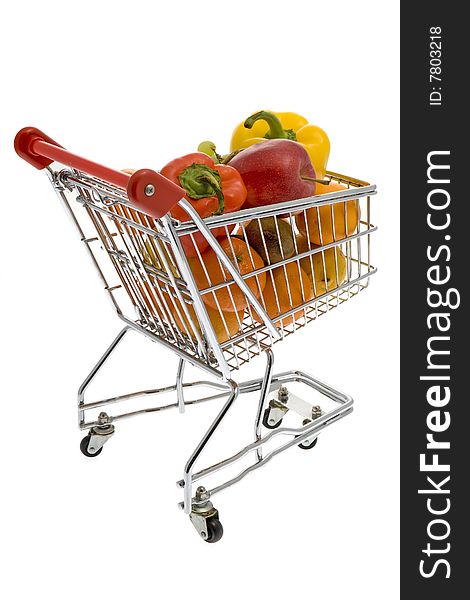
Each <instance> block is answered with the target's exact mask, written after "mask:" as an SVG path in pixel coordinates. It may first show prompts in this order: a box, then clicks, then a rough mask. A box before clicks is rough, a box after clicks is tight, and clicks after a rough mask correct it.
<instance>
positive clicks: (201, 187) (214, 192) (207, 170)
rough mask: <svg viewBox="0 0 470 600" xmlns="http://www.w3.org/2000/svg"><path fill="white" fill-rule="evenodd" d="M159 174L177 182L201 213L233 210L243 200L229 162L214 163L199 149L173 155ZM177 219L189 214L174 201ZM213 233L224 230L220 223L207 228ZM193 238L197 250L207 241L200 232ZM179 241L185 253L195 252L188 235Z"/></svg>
mask: <svg viewBox="0 0 470 600" xmlns="http://www.w3.org/2000/svg"><path fill="white" fill-rule="evenodd" d="M161 174H162V175H164V176H165V177H167V178H168V179H169V180H170V181H173V182H174V183H177V184H178V185H180V186H181V187H182V188H183V189H184V191H185V192H186V194H185V198H186V199H187V200H188V201H189V202H190V204H191V205H192V206H193V207H194V208H195V209H196V210H197V212H198V214H199V215H200V216H201V217H202V218H205V217H210V216H212V215H220V214H222V213H227V212H234V211H236V210H238V209H239V208H241V206H242V205H243V204H244V202H245V200H246V194H247V192H246V187H245V184H244V183H243V179H242V178H241V175H240V174H239V173H238V171H237V170H236V169H234V168H233V167H231V166H229V165H218V164H215V163H214V161H213V160H212V159H211V158H210V157H209V156H207V155H206V154H203V153H202V152H192V153H191V154H186V155H185V156H182V157H181V158H175V159H174V160H172V161H171V162H169V163H168V164H167V165H165V166H164V167H163V169H162V170H161ZM170 214H171V216H172V217H173V218H174V219H178V221H189V220H190V217H189V216H188V214H187V213H186V211H185V210H184V208H182V207H181V206H179V205H178V204H177V205H176V206H174V207H173V208H172V209H171V211H170ZM211 232H212V234H213V235H215V236H216V237H218V236H219V237H220V236H224V235H225V234H226V232H225V228H224V227H217V228H215V229H212V230H211ZM193 237H194V241H195V243H196V245H197V247H198V249H199V251H200V252H203V251H204V250H205V249H206V248H207V246H208V243H207V241H206V239H205V238H204V236H203V235H202V234H201V233H199V232H196V233H194V234H193ZM180 239H181V243H182V246H183V249H184V251H185V254H186V255H187V256H196V255H197V251H196V248H195V247H194V245H193V243H192V240H191V236H189V235H184V236H182V237H181V238H180Z"/></svg>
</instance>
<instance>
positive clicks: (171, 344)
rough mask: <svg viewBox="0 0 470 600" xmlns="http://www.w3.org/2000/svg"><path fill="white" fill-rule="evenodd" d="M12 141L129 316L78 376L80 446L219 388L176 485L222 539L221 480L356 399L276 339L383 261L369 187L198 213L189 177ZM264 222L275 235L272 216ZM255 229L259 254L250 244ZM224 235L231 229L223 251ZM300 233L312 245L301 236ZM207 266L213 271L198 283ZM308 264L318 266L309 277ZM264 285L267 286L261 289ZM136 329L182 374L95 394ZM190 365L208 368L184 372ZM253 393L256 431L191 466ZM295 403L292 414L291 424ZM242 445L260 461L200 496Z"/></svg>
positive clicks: (303, 443) (42, 142)
mask: <svg viewBox="0 0 470 600" xmlns="http://www.w3.org/2000/svg"><path fill="white" fill-rule="evenodd" d="M15 149H16V151H17V153H18V154H19V155H20V156H21V157H22V158H23V159H25V160H26V161H28V162H29V163H30V164H32V165H33V166H35V167H36V168H38V169H45V171H46V172H47V174H48V176H49V179H50V181H51V183H52V186H53V187H54V189H55V191H56V192H57V194H58V195H59V197H60V199H61V200H62V201H63V204H64V206H65V208H66V210H67V212H68V213H69V214H70V216H71V218H72V221H73V223H74V225H75V227H76V228H77V229H78V232H79V234H80V238H81V240H82V242H83V243H84V245H85V247H86V248H87V250H88V252H89V254H90V256H91V258H92V261H93V263H94V265H95V267H96V269H97V271H98V274H99V276H100V278H101V281H102V283H103V285H104V287H105V290H106V292H107V294H108V296H109V298H110V300H111V302H112V304H113V306H114V309H115V310H116V312H117V315H118V316H119V318H120V319H121V320H122V321H123V322H124V323H125V325H124V328H123V329H122V330H121V331H120V333H119V334H118V335H117V337H116V338H115V339H114V340H113V342H112V343H111V345H110V346H109V347H108V348H107V350H106V351H105V353H104V354H103V356H102V357H101V358H100V360H99V361H98V362H97V364H96V365H95V366H94V368H93V369H92V371H91V372H90V374H89V375H88V376H87V377H86V379H85V381H84V382H83V383H82V385H81V386H80V388H79V391H78V416H79V427H80V429H81V430H85V431H88V433H87V435H86V436H85V437H84V438H83V440H82V442H81V444H80V448H81V451H82V452H83V454H84V455H85V456H89V457H96V456H98V455H99V454H100V453H101V451H102V449H103V446H104V444H105V443H106V442H107V441H108V440H109V439H110V437H111V436H112V435H113V434H114V431H115V425H114V424H115V423H116V422H117V421H119V420H121V419H124V418H126V417H129V416H134V415H136V414H143V413H147V412H156V411H161V410H164V409H168V408H172V407H177V408H178V409H179V411H180V412H184V410H185V407H186V406H188V405H192V404H197V403H199V402H205V401H207V400H211V399H225V403H224V404H223V407H222V409H221V410H220V412H219V413H218V415H217V416H216V418H215V420H214V421H213V423H212V424H211V425H210V427H209V429H208V430H207V432H206V433H205V434H204V436H203V437H202V439H201V440H200V442H199V443H198V444H197V446H196V448H195V450H194V451H193V453H192V454H191V456H190V457H189V459H188V461H187V463H186V465H185V467H184V471H183V478H182V479H181V480H180V481H179V482H178V483H177V485H178V486H179V487H180V488H182V489H183V502H181V503H180V507H181V508H183V509H184V512H185V513H187V514H189V516H190V519H191V521H192V523H193V525H194V526H195V528H196V530H197V531H198V533H199V535H200V536H201V537H202V538H203V539H204V540H205V541H207V542H211V543H213V542H216V541H218V540H219V539H220V538H221V537H222V533H223V529H222V525H221V523H220V520H219V514H218V511H217V510H216V509H215V508H214V506H213V504H212V501H211V499H212V497H213V496H214V495H215V494H216V493H217V492H219V491H221V490H223V489H225V488H227V487H229V486H231V485H233V484H234V483H236V482H238V481H240V480H241V479H242V478H243V477H245V476H246V475H247V474H248V473H250V472H252V471H254V470H255V469H258V468H259V467H261V466H262V465H265V464H266V463H267V462H268V461H269V460H270V459H271V458H273V457H274V456H276V455H277V454H279V453H280V452H284V451H285V450H287V449H288V448H290V447H293V446H299V447H300V448H303V449H310V448H313V447H314V446H315V444H316V442H317V439H318V435H319V433H320V432H321V431H322V430H323V429H325V428H326V427H328V426H329V425H331V424H332V423H334V422H336V421H338V420H339V419H341V418H342V417H344V416H346V415H348V414H349V413H350V412H351V411H352V405H353V400H352V398H351V397H350V396H348V395H346V394H344V393H342V392H340V391H338V390H337V389H335V388H333V387H332V386H330V385H328V384H326V383H324V382H322V381H320V380H319V379H316V378H314V377H312V376H311V375H308V374H307V373H304V372H302V371H298V370H292V371H286V372H283V373H280V374H274V373H273V359H274V356H273V350H272V347H273V345H274V343H276V342H278V341H280V340H283V339H285V338H286V337H288V336H289V335H290V334H292V333H294V332H296V331H297V330H299V329H302V328H304V327H305V326H306V325H307V324H308V323H310V322H311V321H314V320H315V319H316V318H317V317H319V316H321V315H324V314H326V313H328V312H329V311H330V310H332V309H333V308H335V307H337V306H340V305H341V304H342V303H343V302H346V301H348V300H349V299H350V298H352V297H354V296H356V295H357V294H358V293H359V292H360V291H362V290H363V289H365V288H366V287H367V286H368V283H369V278H370V276H371V275H372V274H374V273H375V271H376V269H375V268H374V267H373V266H372V264H371V259H370V236H371V234H372V233H373V232H374V231H375V230H376V227H375V226H373V225H372V223H371V220H370V200H371V196H372V195H373V194H375V193H376V191H375V186H373V185H369V184H367V183H365V182H363V181H359V180H357V179H352V178H350V177H345V176H343V175H338V174H336V173H332V172H327V174H326V181H327V182H338V183H342V184H344V185H345V186H346V188H347V189H344V190H341V191H335V192H332V193H326V194H323V195H321V196H314V197H310V198H302V199H299V200H293V201H290V202H283V203H278V204H273V205H270V206H262V207H258V208H256V209H246V210H240V211H238V212H235V213H227V214H222V215H219V216H213V217H210V218H206V219H201V218H200V217H199V215H198V213H197V212H196V211H195V209H194V208H193V207H192V206H191V204H190V203H189V202H188V201H187V200H185V199H184V197H183V192H182V189H181V188H180V187H179V186H177V185H175V184H173V183H172V182H170V181H169V180H167V179H166V178H165V177H163V176H162V175H160V174H159V173H157V172H155V171H153V170H149V169H141V170H138V171H136V172H134V173H133V174H129V173H126V172H121V171H116V170H113V169H109V168H106V167H103V166H102V165H99V164H97V163H94V162H92V161H90V160H86V159H84V158H81V157H79V156H77V155H74V154H72V153H70V152H68V151H67V150H65V149H64V148H62V147H61V146H60V145H59V144H57V143H56V142H54V141H53V140H52V139H51V138H49V137H48V136H47V135H45V134H44V133H42V132H41V131H39V130H37V129H35V128H32V127H28V128H25V129H22V130H21V131H20V132H19V133H18V134H17V136H16V138H15ZM177 202H179V203H180V206H181V207H182V208H183V209H184V210H185V211H186V213H187V215H188V220H187V221H184V222H180V221H177V220H175V219H173V218H172V217H171V216H170V214H169V210H170V209H171V208H172V207H173V206H174V205H175V204H176V203H177ZM281 219H282V221H283V222H284V223H287V224H289V225H290V229H289V231H291V239H287V242H286V236H285V235H283V234H282V232H281V231H280V220H281ZM269 220H271V226H270V227H269V228H268V229H269V235H268V231H267V230H266V229H265V224H266V223H267V222H268V221H269ZM253 227H255V228H256V229H257V248H258V258H259V256H262V257H263V262H262V266H260V263H259V260H258V262H257V261H256V257H255V252H254V251H252V250H251V249H250V245H249V244H248V239H249V238H250V239H253V238H252V237H250V230H251V236H252V229H253ZM283 228H285V225H283ZM273 231H274V238H276V235H277V240H276V239H274V241H273ZM299 231H302V233H303V236H300V235H299ZM287 237H288V236H287ZM221 239H227V241H226V242H225V245H224V249H223V248H222V246H221ZM237 239H238V240H240V241H241V242H242V243H243V242H245V243H246V246H244V247H245V248H246V249H247V252H248V256H247V260H248V261H249V263H251V269H250V270H249V271H248V272H247V271H246V269H244V272H242V270H241V269H240V266H239V261H238V260H237V251H236V248H235V240H237ZM301 239H304V240H305V239H306V240H307V244H306V245H304V246H301V245H300V240H301ZM237 243H238V242H237ZM276 243H277V246H276ZM227 244H228V245H227ZM204 246H205V247H207V250H208V251H210V252H212V253H213V258H214V257H215V261H216V263H215V264H216V267H217V268H215V269H214V268H213V267H212V268H211V269H210V272H209V270H208V269H206V268H205V266H204V260H202V259H201V255H202V248H203V247H204ZM274 247H276V248H277V254H278V256H277V257H276V259H275V260H274V258H273V256H272V254H273V253H272V252H271V249H272V248H274ZM188 248H191V249H192V252H191V253H190V254H191V255H192V256H191V258H188V256H187V254H188V250H187V249H188ZM205 251H206V250H205ZM279 254H280V256H279ZM195 264H196V265H197V267H195ZM195 268H197V269H199V280H198V278H197V277H196V275H195ZM201 271H202V273H203V281H205V282H206V284H205V285H202V286H201V277H200V276H201ZM306 272H310V283H307V279H306V278H305V276H304V274H305V273H306ZM267 286H270V292H269V293H270V296H269V295H268V292H267V291H265V292H263V289H265V290H267ZM227 303H228V306H227ZM227 309H228V310H227ZM129 331H136V332H139V333H141V334H143V335H144V336H146V337H147V338H148V339H150V340H151V341H153V342H157V343H158V344H160V345H162V346H163V347H164V348H167V349H168V350H171V351H173V352H174V353H175V354H176V355H177V356H178V358H179V364H178V369H177V373H176V383H175V385H172V386H169V387H165V388H158V389H150V390H142V391H138V392H134V393H127V394H124V395H119V396H114V397H110V398H106V399H102V400H99V401H87V400H86V399H85V392H86V390H87V388H88V386H89V384H90V383H91V381H92V380H93V379H94V378H95V377H96V375H97V373H98V372H99V371H100V369H101V367H102V366H103V365H104V363H105V362H106V361H107V359H108V358H109V356H110V355H111V353H112V352H113V351H114V349H115V348H116V347H117V346H118V344H119V343H120V342H121V340H122V339H123V338H124V336H125V335H126V334H127V333H128V332H129ZM260 354H264V356H265V358H266V367H265V370H264V375H263V376H262V377H260V378H259V379H254V380H250V381H245V382H243V383H238V384H237V383H236V382H235V381H234V380H233V378H232V373H233V371H235V370H238V369H240V367H242V366H243V365H244V364H245V363H248V362H249V361H251V359H252V358H254V357H256V356H258V355H260ZM187 363H189V364H190V365H193V366H195V367H198V368H200V369H202V371H204V372H205V373H206V374H207V375H210V376H211V377H212V379H209V380H201V381H195V382H191V383H189V382H187V383H184V382H183V375H184V368H185V365H186V364H187ZM200 387H202V388H212V389H214V390H215V391H214V392H212V393H210V394H209V395H207V392H206V395H203V396H202V397H196V398H191V399H189V398H188V394H190V392H192V390H193V389H195V388H200ZM300 387H301V388H303V389H304V390H305V392H308V395H307V399H303V398H301V397H300V396H299V395H297V393H296V391H297V388H300ZM294 389H295V392H294V391H293V390H294ZM170 392H174V393H175V395H176V398H175V401H174V402H173V403H170V404H165V405H162V404H160V405H158V406H155V407H151V408H148V407H146V408H142V409H138V410H132V411H129V410H128V411H127V412H119V413H117V414H111V413H110V408H111V407H112V405H114V404H117V403H121V405H125V403H126V402H129V401H135V400H137V399H141V398H148V397H149V396H152V395H161V394H164V393H170ZM246 393H258V394H259V399H258V401H257V405H256V416H255V420H254V432H253V434H252V435H253V438H252V440H253V441H251V443H249V444H247V445H245V446H244V447H242V449H241V450H240V451H238V452H236V453H235V454H233V455H231V456H229V457H228V458H225V459H223V460H220V461H218V462H217V463H215V464H214V465H212V466H209V467H205V468H203V469H201V470H199V471H195V465H196V461H197V460H198V459H199V458H200V457H201V454H202V453H203V451H204V449H205V448H206V445H207V443H208V442H209V440H210V439H211V438H212V436H213V435H214V433H215V432H216V431H217V429H218V428H219V426H220V424H221V422H222V421H223V420H224V418H225V416H226V415H227V413H228V411H229V409H230V408H231V407H232V405H233V403H234V401H235V399H236V398H237V397H238V396H239V395H240V394H246ZM104 409H106V411H105V410H104ZM288 415H289V416H288ZM291 415H293V417H294V424H293V425H290V426H285V425H283V423H284V422H285V420H287V421H288V420H289V419H292V417H291ZM246 457H248V459H250V457H252V459H251V460H250V462H249V464H248V466H246V467H245V468H244V469H243V470H242V471H240V472H236V474H235V475H234V476H232V477H230V478H229V479H226V480H223V481H222V482H219V483H218V484H217V485H216V486H214V487H212V489H208V488H206V487H203V486H202V485H199V486H198V487H197V489H196V490H195V493H194V494H193V484H194V483H195V482H196V481H200V480H202V479H203V478H204V479H206V478H208V477H210V476H212V474H214V473H215V472H218V471H220V470H222V469H225V468H227V467H231V466H232V465H234V463H236V462H237V461H240V460H243V459H245V458H246ZM245 462H246V461H245Z"/></svg>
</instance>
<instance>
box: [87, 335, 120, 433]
mask: <svg viewBox="0 0 470 600" xmlns="http://www.w3.org/2000/svg"><path fill="white" fill-rule="evenodd" d="M128 331H129V327H127V326H126V327H124V328H123V329H121V331H120V332H119V333H118V334H117V336H116V337H115V338H114V340H113V341H112V342H111V344H110V345H109V346H108V348H107V349H106V351H105V352H104V354H103V356H102V357H101V358H100V359H99V361H98V362H97V363H96V365H95V366H94V367H93V369H92V370H91V371H90V373H89V374H88V376H87V377H86V378H85V380H84V382H83V383H82V385H81V386H80V387H79V388H78V395H77V400H78V426H79V427H80V426H81V424H82V423H83V419H84V417H85V415H84V411H83V406H82V405H83V404H84V396H85V390H86V389H87V387H88V386H89V385H90V383H91V382H92V381H93V379H94V378H95V376H96V374H97V373H98V371H99V370H100V369H101V367H102V366H103V365H104V363H105V362H106V361H107V360H108V358H109V357H110V356H111V354H112V353H113V351H114V350H115V349H116V348H117V346H118V345H119V343H120V342H121V340H122V339H123V338H124V336H125V335H126V333H127V332H128Z"/></svg>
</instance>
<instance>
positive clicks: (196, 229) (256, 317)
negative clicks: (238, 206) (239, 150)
mask: <svg viewBox="0 0 470 600" xmlns="http://www.w3.org/2000/svg"><path fill="white" fill-rule="evenodd" d="M327 179H328V181H332V182H337V183H341V184H343V185H345V186H347V190H345V191H340V192H333V193H327V194H324V195H321V196H313V197H311V198H304V199H301V200H295V201H292V202H288V203H286V202H284V203H281V204H278V205H271V206H269V207H259V208H255V209H253V208H252V209H248V210H241V211H238V212H234V213H228V214H225V215H220V216H217V217H212V218H209V219H205V220H204V221H203V222H201V223H196V222H194V221H191V222H184V223H181V222H178V221H176V220H174V219H171V217H168V223H167V224H166V226H165V224H164V223H162V220H161V219H153V218H151V217H150V216H149V215H147V214H145V213H144V212H142V211H139V210H137V209H136V208H134V207H131V206H130V205H129V202H128V199H127V197H126V195H125V193H123V191H122V190H121V189H119V188H117V187H114V186H110V185H109V184H106V183H105V182H104V181H102V180H99V179H96V178H94V177H90V176H88V175H86V174H84V173H82V172H79V171H77V170H62V171H60V173H59V175H58V176H56V177H55V181H54V183H55V185H56V187H57V189H58V191H59V193H60V195H61V196H62V198H63V199H64V200H65V201H66V202H67V206H68V207H69V208H70V210H71V211H72V212H73V216H74V219H75V220H76V222H77V223H79V225H80V228H81V230H82V233H83V235H82V240H83V241H84V243H85V244H87V246H88V247H89V249H90V250H91V252H92V253H93V256H94V260H95V261H96V263H97V264H99V265H100V269H101V271H102V273H104V272H105V271H106V272H107V273H108V275H107V277H105V281H106V284H105V286H106V289H107V291H108V292H109V294H110V295H111V297H112V300H113V303H114V306H115V308H116V310H117V311H118V314H119V315H120V316H121V318H123V319H124V320H126V321H127V322H132V324H133V326H135V327H138V328H139V329H142V330H143V331H145V333H146V334H148V335H151V336H156V337H157V338H158V339H159V341H162V342H165V343H166V344H168V345H170V346H171V347H172V348H173V349H174V350H177V351H178V353H183V354H184V356H185V357H186V358H188V360H190V361H192V362H193V361H196V363H197V364H198V365H201V364H204V365H207V366H209V367H210V368H211V369H215V370H222V371H225V372H227V370H230V371H231V370H234V369H239V368H240V367H241V366H242V365H243V364H245V363H246V362H248V361H250V360H251V359H252V358H253V357H254V356H256V355H258V354H260V352H262V351H263V350H265V349H266V348H267V347H271V346H272V345H273V344H274V343H275V342H276V341H280V340H281V339H284V338H285V337H287V336H288V335H290V334H292V333H294V332H295V331H297V330H298V329H301V328H303V327H305V325H307V324H308V323H310V322H311V321H313V320H315V319H316V318H317V317H319V316H321V315H323V314H325V313H327V312H328V311H329V310H331V309H333V308H335V307H337V306H339V305H340V304H342V303H343V302H346V301H347V300H349V299H350V298H352V297H354V296H355V295H357V294H358V293H359V292H360V291H361V290H363V289H365V288H366V287H367V285H368V283H369V277H370V276H371V275H372V274H373V273H375V271H376V269H375V268H374V267H373V266H372V263H371V247H370V235H371V233H372V232H373V231H375V229H376V227H374V225H373V224H372V222H371V216H370V213H371V207H370V198H371V195H372V194H374V193H375V187H374V186H370V185H368V184H366V183H365V182H361V181H358V180H356V179H352V178H348V177H345V176H342V175H338V174H335V173H328V174H327ZM83 217H85V219H84V218H83ZM266 224H268V227H267V226H266ZM285 224H287V225H288V227H285ZM282 225H284V227H281V226H282ZM345 225H346V226H345ZM201 227H205V228H206V230H207V231H209V232H211V233H213V234H214V237H215V236H216V239H218V240H219V241H220V240H223V241H224V242H225V243H224V246H223V247H224V250H225V253H226V255H227V257H228V258H229V259H230V261H231V263H232V264H233V265H234V267H235V268H236V269H237V271H238V273H239V274H240V277H241V278H242V279H243V280H244V281H245V282H246V283H247V285H248V286H249V289H250V290H251V291H252V293H253V295H254V296H255V297H256V298H257V299H258V301H259V303H260V304H261V307H262V309H264V311H265V312H266V314H267V316H268V318H269V319H270V320H271V321H272V322H273V324H274V326H275V327H276V332H273V328H272V327H269V326H268V325H269V324H268V325H266V322H265V321H263V319H262V318H260V314H259V313H260V311H256V309H255V308H254V307H253V305H252V303H251V301H250V300H251V298H249V297H247V295H246V294H245V293H244V291H242V290H241V289H240V287H239V286H238V285H237V283H236V282H235V281H234V279H233V276H231V275H230V273H228V272H227V270H226V269H225V267H224V265H223V264H222V262H221V259H220V257H219V255H218V254H217V253H216V252H214V250H213V249H212V248H210V247H209V248H206V249H205V251H201V250H200V246H201V243H200V241H199V239H198V237H197V236H201V229H200V228H201ZM87 228H88V229H91V231H90V233H89V234H87V233H86V230H87ZM281 229H282V232H281ZM286 230H287V232H288V233H287V234H286V233H285V232H286ZM254 237H256V247H257V248H258V251H256V250H254V249H253V247H252V244H253V242H252V240H253V239H254ZM240 242H241V243H240ZM250 242H251V244H250ZM185 248H191V250H190V254H191V256H190V257H188V256H187V255H186V253H185ZM237 252H238V254H237ZM243 253H244V255H242V257H241V259H240V254H243ZM275 255H276V256H275ZM208 257H209V258H208ZM103 258H104V259H108V260H107V262H108V263H109V265H112V267H113V269H112V270H111V272H110V271H109V269H107V268H106V266H105V265H102V263H103ZM260 258H261V260H260ZM208 260H210V267H211V271H210V272H209V269H208V267H207V265H206V262H207V261H208ZM109 265H108V266H109ZM243 270H244V271H245V272H243ZM266 288H267V291H266V292H265V290H266ZM268 292H269V295H268ZM195 296H199V298H200V299H202V306H201V302H199V306H198V305H197V303H195ZM201 308H202V310H204V309H205V310H206V312H207V313H208V317H209V322H210V325H207V326H204V323H203V321H202V319H201V317H200V311H201ZM211 327H212V329H213V330H214V331H213V334H215V339H216V340H217V342H216V343H214V335H213V336H212V339H211V337H210V336H208V335H207V329H210V328H211ZM277 333H278V335H277ZM214 346H215V348H214ZM217 346H219V348H217ZM214 350H216V351H214Z"/></svg>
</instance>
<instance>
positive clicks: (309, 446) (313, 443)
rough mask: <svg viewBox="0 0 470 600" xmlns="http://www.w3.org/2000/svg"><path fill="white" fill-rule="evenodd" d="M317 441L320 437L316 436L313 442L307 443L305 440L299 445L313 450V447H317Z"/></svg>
mask: <svg viewBox="0 0 470 600" xmlns="http://www.w3.org/2000/svg"><path fill="white" fill-rule="evenodd" d="M317 442H318V438H317V437H316V438H315V439H314V440H313V442H312V443H311V444H305V443H304V442H302V443H300V444H299V445H298V446H299V448H302V450H311V449H312V448H315V446H316V445H317Z"/></svg>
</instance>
